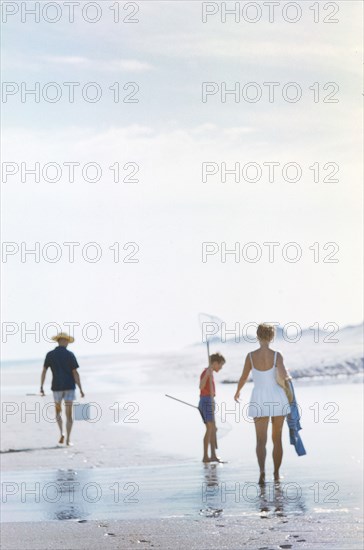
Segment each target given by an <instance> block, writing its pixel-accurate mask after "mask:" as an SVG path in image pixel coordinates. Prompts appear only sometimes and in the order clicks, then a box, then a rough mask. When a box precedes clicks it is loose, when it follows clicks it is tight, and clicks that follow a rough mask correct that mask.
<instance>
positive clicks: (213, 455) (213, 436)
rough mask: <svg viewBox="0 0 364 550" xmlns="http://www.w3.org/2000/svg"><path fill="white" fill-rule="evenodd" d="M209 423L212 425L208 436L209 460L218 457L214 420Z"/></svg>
mask: <svg viewBox="0 0 364 550" xmlns="http://www.w3.org/2000/svg"><path fill="white" fill-rule="evenodd" d="M211 424H212V425H213V426H212V430H211V438H210V448H211V460H214V461H215V460H216V461H219V459H218V457H217V456H216V448H217V444H216V432H217V428H216V424H215V422H212V423H211Z"/></svg>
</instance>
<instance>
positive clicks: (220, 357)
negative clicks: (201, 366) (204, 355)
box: [210, 353, 226, 364]
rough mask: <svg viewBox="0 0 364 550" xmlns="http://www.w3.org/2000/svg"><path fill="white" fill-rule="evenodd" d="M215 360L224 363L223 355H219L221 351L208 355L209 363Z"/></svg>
mask: <svg viewBox="0 0 364 550" xmlns="http://www.w3.org/2000/svg"><path fill="white" fill-rule="evenodd" d="M215 361H217V362H218V363H220V364H221V363H226V361H225V357H224V356H223V355H221V353H213V354H212V355H210V363H214V362H215Z"/></svg>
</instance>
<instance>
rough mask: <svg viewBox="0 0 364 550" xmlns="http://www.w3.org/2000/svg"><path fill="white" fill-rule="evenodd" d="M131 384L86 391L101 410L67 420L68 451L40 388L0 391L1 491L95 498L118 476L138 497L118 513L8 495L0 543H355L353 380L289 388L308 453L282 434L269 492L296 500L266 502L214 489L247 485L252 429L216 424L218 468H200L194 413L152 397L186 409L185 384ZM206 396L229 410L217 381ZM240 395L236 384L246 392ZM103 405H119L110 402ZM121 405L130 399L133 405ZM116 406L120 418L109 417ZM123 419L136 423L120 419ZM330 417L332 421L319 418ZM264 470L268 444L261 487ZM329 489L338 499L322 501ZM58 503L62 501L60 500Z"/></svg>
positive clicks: (257, 546)
mask: <svg viewBox="0 0 364 550" xmlns="http://www.w3.org/2000/svg"><path fill="white" fill-rule="evenodd" d="M139 374H140V373H139ZM141 379H143V377H142V376H141V375H140V376H139V375H137V374H135V384H134V383H131V384H129V385H123V387H122V388H121V391H117V392H116V391H114V392H112V391H108V392H106V391H105V392H104V393H99V392H97V391H96V387H95V386H94V387H90V385H89V391H88V392H87V395H86V399H87V401H89V402H97V404H98V406H99V407H100V410H101V411H102V415H101V418H100V419H99V420H98V421H97V422H93V423H92V422H75V424H74V432H73V440H74V443H75V445H74V447H72V448H67V447H66V446H64V445H63V446H58V445H57V438H58V435H57V429H56V426H55V424H54V422H51V421H46V420H45V418H44V414H45V412H44V411H45V410H47V403H49V404H51V403H52V397H51V394H50V393H49V392H48V395H47V396H46V397H45V398H41V397H39V396H36V395H33V396H29V395H28V396H26V395H24V394H23V395H18V394H14V393H12V391H8V392H6V391H5V393H4V395H3V401H4V402H6V403H14V404H15V406H17V407H18V413H17V414H15V415H10V416H8V417H7V419H6V421H5V422H4V415H3V429H2V432H3V437H2V442H1V451H2V454H1V459H2V470H3V479H2V483H3V487H4V483H9V481H13V482H16V483H18V484H20V483H21V482H22V481H23V482H24V483H26V484H30V485H31V484H34V483H37V482H38V483H40V484H42V483H43V484H44V483H47V482H49V481H50V480H51V481H52V480H53V481H56V482H57V483H58V482H59V483H63V481H62V480H64V479H78V480H81V481H82V480H84V482H96V483H98V484H99V485H100V487H101V488H102V490H103V491H106V490H107V488H108V487H110V485H111V484H112V483H113V482H115V480H116V479H118V478H119V477H120V479H121V480H123V481H128V482H130V481H132V482H135V483H138V487H139V492H138V502H137V503H136V504H135V505H130V506H117V505H116V504H115V502H113V501H112V499H111V498H110V495H109V496H107V497H105V498H104V497H103V498H102V499H101V500H100V501H99V502H97V503H96V504H89V503H85V501H82V499H81V498H80V493H79V492H78V493H76V495H75V501H76V505H75V506H72V507H70V506H66V505H65V502H64V500H61V501H60V503H58V504H55V505H53V504H49V503H44V502H41V503H40V504H39V505H37V504H36V503H34V499H33V500H32V497H27V499H26V502H24V503H22V502H21V500H20V498H19V495H16V496H14V497H9V498H8V499H7V502H4V499H3V503H2V509H3V515H2V521H3V523H2V526H1V528H2V537H1V538H2V540H1V542H2V545H1V548H3V549H4V550H5V549H16V550H18V549H20V548H24V549H29V550H33V549H34V550H36V549H44V550H46V549H47V550H48V549H57V550H58V549H67V550H71V549H72V550H73V549H75V550H83V549H85V550H86V549H91V550H92V549H99V548H111V549H114V548H118V549H123V548H125V549H129V548H130V549H132V548H162V549H173V550H175V549H183V550H185V549H186V548H189V549H191V550H193V549H199V550H204V549H205V548H206V549H215V548H216V549H220V548H221V549H224V548H226V549H232V550H235V549H238V548H247V549H249V550H250V549H251V550H263V549H264V550H271V549H276V548H293V549H297V548H303V549H311V550H314V549H317V550H321V549H326V548H327V549H330V550H346V549H347V550H356V549H359V548H360V549H361V548H362V547H363V540H362V530H361V529H362V520H361V515H362V496H361V484H362V455H361V448H360V445H359V444H358V442H360V440H361V433H362V420H361V417H360V415H358V414H357V411H358V410H360V403H361V395H362V394H361V386H360V384H358V383H354V379H347V380H346V381H345V382H342V383H336V384H330V383H328V382H327V381H326V382H324V383H323V382H322V381H316V382H314V383H312V382H310V383H309V384H306V385H305V384H304V383H297V385H296V393H297V395H298V396H299V398H300V403H301V405H302V409H303V416H302V425H303V430H302V438H303V441H304V444H305V446H306V448H307V451H308V454H307V456H305V457H297V455H296V453H295V451H294V449H293V447H290V446H289V445H288V444H287V437H288V433H287V430H286V428H285V430H284V434H283V442H284V459H283V466H282V474H283V476H284V478H283V480H282V484H281V486H282V487H283V489H284V487H285V486H287V484H298V486H299V487H300V490H301V491H302V496H301V497H300V498H299V499H297V500H296V501H293V503H292V502H291V501H290V498H289V495H288V494H285V496H283V498H281V497H279V498H276V497H274V498H273V500H269V499H268V502H267V505H266V506H265V505H264V499H262V498H258V499H257V500H256V501H252V502H251V501H250V500H249V499H245V500H244V499H243V500H238V501H236V498H235V497H231V496H230V497H228V498H227V499H225V501H224V498H223V496H222V491H221V488H222V487H224V486H225V485H226V487H228V488H231V487H234V486H236V484H237V483H238V484H241V487H243V486H245V484H252V485H253V484H255V483H256V481H257V465H256V459H255V453H254V428H253V426H251V425H249V424H247V423H244V422H240V421H239V422H236V421H235V420H236V418H235V416H234V415H230V416H228V417H227V420H228V424H227V425H225V427H224V426H222V424H221V422H220V425H221V426H222V427H223V429H224V430H225V431H224V437H222V438H221V439H219V452H220V454H222V455H223V457H224V458H226V459H227V460H228V464H225V465H219V466H216V467H212V466H208V467H207V468H205V467H204V466H203V465H202V464H201V462H200V459H201V456H200V454H201V438H202V435H203V425H202V424H201V421H200V418H199V415H198V413H196V411H195V410H194V409H192V408H188V407H184V406H183V405H180V404H177V403H174V402H172V401H171V400H168V399H167V398H165V397H164V393H171V389H172V392H173V393H174V394H176V395H177V396H178V397H180V398H182V399H186V400H190V401H192V403H193V402H194V394H192V395H191V388H190V385H189V384H184V383H183V380H182V381H181V383H178V384H177V385H176V386H174V388H173V387H172V388H171V385H170V382H169V381H168V384H166V385H163V384H161V383H160V381H158V383H155V384H154V385H153V383H150V384H149V387H148V391H146V390H145V385H143V388H144V389H143V391H142V390H141V389H140V385H139V382H140V380H141ZM144 383H145V378H144V379H143V384H144ZM31 389H32V388H31V387H29V390H31ZM217 389H218V395H220V401H219V402H220V406H221V405H222V403H223V402H226V406H228V407H231V406H232V401H231V393H232V389H233V388H232V386H230V385H226V384H225V385H224V384H218V385H217ZM173 390H174V391H173ZM250 391H251V387H247V388H246V395H247V396H248V395H249V393H250ZM115 403H118V404H119V405H118V406H117V407H115ZM130 403H134V404H136V405H137V410H136V409H135V405H132V406H130ZM314 403H318V411H319V415H321V416H319V418H315V417H314V416H315V415H314V410H313V409H312V406H313V404H314ZM327 403H335V404H336V406H337V410H336V408H335V407H334V408H333V407H332V406H329V408H326V409H324V408H323V407H324V405H325V404H327ZM128 404H129V405H128ZM125 405H127V407H126V408H124V407H125ZM315 407H316V408H317V406H316V405H315V406H314V408H315ZM30 409H33V410H35V411H36V412H37V411H38V409H40V411H41V413H40V415H39V414H38V412H37V414H34V415H26V416H24V414H25V411H26V410H28V411H29V410H30ZM116 409H117V410H118V411H119V412H120V418H119V421H118V422H115V417H114V414H115V410H116ZM3 410H4V409H3ZM51 410H52V408H50V409H49V416H50V417H51ZM21 411H23V413H24V414H23V416H22V414H21ZM331 413H333V414H332V416H331V417H330V416H329V417H328V416H327V415H329V414H331ZM127 415H129V417H128V418H129V420H130V419H132V420H137V422H134V423H130V422H125V418H126V417H127ZM330 419H331V420H337V422H328V421H327V420H330ZM220 420H221V419H220ZM317 420H318V421H317ZM271 475H272V464H271V442H270V441H268V452H267V486H271V485H272V482H271V481H270V480H271ZM206 483H207V486H208V488H209V490H212V492H213V494H212V496H211V498H209V499H208V500H207V501H206V499H205V500H204V499H203V498H202V495H201V488H202V487H204V484H206ZM315 483H316V484H317V483H318V487H319V488H320V491H321V494H320V498H319V499H318V500H317V501H315V497H314V492H313V489H312V488H313V486H314V485H315ZM224 484H225V485H224ZM269 484H270V485H269ZM285 484H286V485H285ZM325 484H334V487H332V485H329V486H328V487H326V489H325V491H324V492H322V491H323V488H324V487H325ZM241 487H240V486H239V490H240V489H241ZM335 487H336V489H335ZM333 488H334V489H335V491H334V492H335V495H334V497H338V498H334V502H331V500H332V499H330V495H331V496H332V493H331V491H332V489H333ZM214 491H215V492H214ZM239 494H240V493H239ZM66 496H67V493H65V494H62V499H64V498H65V497H66ZM5 500H6V499H5ZM55 518H58V519H55Z"/></svg>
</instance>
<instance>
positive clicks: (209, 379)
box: [198, 353, 225, 462]
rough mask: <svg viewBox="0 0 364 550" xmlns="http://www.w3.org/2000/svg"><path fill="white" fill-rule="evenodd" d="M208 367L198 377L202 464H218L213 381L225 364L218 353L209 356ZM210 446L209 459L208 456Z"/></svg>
mask: <svg viewBox="0 0 364 550" xmlns="http://www.w3.org/2000/svg"><path fill="white" fill-rule="evenodd" d="M209 359H210V361H209V362H210V365H209V367H208V368H207V369H205V370H203V371H202V374H201V376H200V402H199V405H198V409H199V411H200V413H201V416H202V420H203V421H204V423H205V425H206V433H205V436H204V438H203V459H202V461H203V462H220V459H219V458H218V457H217V456H216V423H215V401H214V397H215V381H214V372H219V371H220V370H221V369H222V367H223V365H224V364H225V358H224V357H223V356H222V355H221V354H220V353H213V354H212V355H210V358H209ZM209 445H210V449H211V457H209V454H208V448H209Z"/></svg>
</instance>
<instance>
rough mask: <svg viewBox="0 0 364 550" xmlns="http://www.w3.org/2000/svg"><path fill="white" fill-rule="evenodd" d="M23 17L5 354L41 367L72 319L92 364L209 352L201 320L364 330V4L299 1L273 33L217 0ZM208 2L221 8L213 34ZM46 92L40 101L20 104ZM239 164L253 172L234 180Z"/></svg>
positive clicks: (14, 91) (7, 192) (11, 95)
mask: <svg viewBox="0 0 364 550" xmlns="http://www.w3.org/2000/svg"><path fill="white" fill-rule="evenodd" d="M10 4H14V3H11V2H4V3H3V5H2V9H3V12H2V17H3V23H2V31H3V33H2V34H3V36H2V65H3V84H2V86H3V89H2V92H3V93H2V104H1V109H2V120H3V122H2V134H3V145H2V226H1V228H2V241H3V244H2V263H1V268H2V275H3V286H2V308H1V309H2V358H3V359H4V360H13V359H14V360H15V359H31V358H38V357H42V356H43V355H44V354H45V353H46V351H47V350H48V349H49V348H51V347H52V346H53V344H52V343H51V342H50V341H49V340H50V336H52V335H54V334H55V333H56V332H57V327H60V328H61V329H62V330H66V331H68V330H67V328H68V327H69V326H70V325H69V323H71V324H72V323H74V325H73V326H74V327H75V329H74V330H75V332H74V335H75V338H76V342H75V343H74V344H73V350H74V351H75V352H76V353H77V354H79V355H88V356H89V355H93V354H95V355H98V354H109V353H110V354H116V353H124V352H125V353H134V352H135V353H148V352H165V351H167V350H177V349H181V348H183V347H184V346H187V345H189V344H191V343H193V342H197V341H199V340H201V329H200V325H199V322H198V314H199V313H200V312H207V313H211V314H213V315H216V316H218V317H219V318H221V319H222V320H224V322H226V323H227V325H228V326H234V325H235V323H240V324H241V326H242V327H243V326H244V325H245V324H247V323H251V322H261V321H275V322H279V323H280V324H282V325H284V324H285V323H289V322H295V323H297V324H299V325H300V326H301V327H302V328H304V327H308V326H312V325H314V324H315V323H319V326H320V327H321V328H322V327H324V326H325V324H326V323H329V322H334V323H336V324H337V325H338V326H340V327H343V326H345V325H347V324H355V323H360V322H361V321H362V319H363V314H362V294H361V288H362V272H361V265H362V260H361V258H362V256H361V249H362V240H361V234H362V218H361V204H362V195H361V193H362V191H361V165H362V97H363V96H362V38H361V24H360V22H361V20H362V4H361V2H357V1H350V0H349V1H345V2H336V5H337V6H338V8H339V9H338V11H337V13H336V14H334V13H331V10H332V7H330V6H326V8H325V7H324V5H323V3H320V6H319V9H320V11H319V12H318V13H317V12H314V11H313V9H310V8H312V6H313V5H314V3H313V2H308V1H307V2H306V1H301V2H298V3H296V5H298V6H299V9H300V12H301V18H300V20H299V21H297V22H295V23H293V22H289V21H287V20H285V18H286V19H293V18H294V17H295V12H294V11H293V10H294V9H295V8H292V7H291V8H289V9H288V8H287V7H286V8H285V6H286V4H287V2H280V4H279V6H278V7H276V11H275V12H274V21H273V22H269V13H268V8H267V6H265V5H264V4H262V3H261V2H260V3H258V2H253V4H254V5H255V6H258V7H255V8H254V6H253V7H251V8H249V10H250V11H249V10H247V8H246V4H247V2H240V7H241V15H240V22H236V21H235V16H227V19H226V22H225V23H224V22H222V11H221V10H222V9H223V8H222V4H223V3H222V4H221V3H218V2H209V3H203V2H198V1H185V0H181V1H160V2H154V1H148V2H147V1H139V2H132V3H131V2H129V3H127V2H119V15H120V21H119V22H118V23H117V22H114V21H113V17H114V15H115V12H114V11H112V10H111V9H110V7H111V6H113V5H114V6H115V3H114V2H98V3H97V2H96V3H95V4H96V6H98V12H100V14H101V15H100V20H99V21H97V22H95V23H90V22H88V21H86V20H85V19H84V17H88V18H93V17H94V16H95V14H96V15H97V13H96V11H92V8H91V9H90V8H88V9H90V11H88V12H86V15H85V12H84V11H82V10H84V8H85V5H86V4H87V3H86V2H83V1H81V2H80V3H79V4H80V5H79V6H76V5H75V7H74V10H75V11H74V22H70V21H69V11H68V8H67V6H66V5H65V3H64V2H57V3H55V2H54V3H52V4H53V5H54V4H57V5H58V10H57V12H56V11H55V8H53V10H54V11H53V12H52V11H51V8H49V9H50V11H49V12H47V13H43V12H40V15H39V22H34V16H31V15H26V13H25V11H23V12H22V10H25V9H26V8H27V9H30V8H31V7H32V6H33V7H34V4H35V3H34V2H19V3H17V7H18V8H19V11H18V13H15V14H11V13H10V12H11V11H12V10H13V9H14V8H13V7H12V6H10ZM45 4H46V3H45V2H41V3H40V6H41V8H43V7H44V5H45ZM207 4H209V5H208V6H207ZM233 4H234V3H232V2H230V3H227V5H229V6H232V5H233ZM331 4H332V3H331ZM4 5H8V6H7V7H6V6H5V7H4ZM24 5H25V8H24ZM325 5H326V4H325ZM262 6H263V7H262ZM5 9H6V10H7V11H6V12H4V10H5ZM114 9H115V8H114ZM204 9H205V10H206V9H208V10H211V11H214V10H215V11H216V14H214V15H211V16H208V17H207V20H206V22H205V23H204V22H203V21H202V12H203V10H204ZM254 10H255V11H254ZM259 10H261V11H259ZM259 13H261V19H260V20H259V21H257V22H256V23H252V22H250V20H251V19H252V18H254V17H255V16H256V14H259ZM57 14H58V15H59V16H60V17H59V21H57V22H54V23H50V22H49V20H50V19H51V18H55V16H56V15H57ZM314 17H316V18H317V19H318V22H316V23H315V22H314ZM128 18H129V19H135V20H136V21H135V22H134V23H128V22H126V21H124V19H128ZM325 18H326V19H327V20H328V21H331V20H334V19H338V21H337V22H331V23H330V22H324V19H325ZM22 19H23V21H22ZM36 83H38V84H36ZM49 83H53V84H51V85H49ZM54 83H55V84H54ZM65 83H75V84H73V90H74V101H73V102H70V100H69V90H70V84H65ZM89 83H96V84H92V85H89ZM206 83H208V84H206ZM249 83H250V84H249ZM252 83H253V84H252ZM268 83H274V86H273V84H271V85H268ZM289 83H294V84H289ZM330 83H331V84H330ZM37 85H38V86H39V90H40V95H39V102H36V101H35V100H34V95H31V94H28V95H24V92H25V91H26V90H31V89H34V88H35V87H36V86H37ZM4 86H5V87H4ZM224 86H225V89H227V90H233V89H234V90H236V94H237V95H234V94H232V93H230V94H227V95H226V96H225V97H224V96H223V95H222V90H223V89H224ZM110 87H111V89H110ZM204 89H205V90H206V89H207V90H208V91H210V95H207V96H206V97H205V100H203V90H204ZM116 90H118V91H119V99H121V101H118V102H116V101H114V100H115V93H116ZM211 90H213V91H214V93H211ZM269 90H270V91H271V93H273V91H274V96H272V95H271V97H270V96H269ZM21 91H23V100H22V95H21ZM96 92H98V93H99V94H100V98H99V101H95V102H93V101H92V100H93V98H94V97H95V93H96ZM57 93H58V94H59V98H58V99H59V100H58V101H55V102H53V101H52V98H54V97H55V94H57ZM47 94H48V95H47ZM87 94H89V95H87ZM257 94H258V95H257ZM259 94H261V97H260V100H259V101H256V102H253V99H254V97H255V96H256V95H257V97H258V96H259ZM295 94H298V96H297V97H299V96H301V97H300V98H299V99H298V100H297V101H296V102H293V98H294V97H295ZM85 97H86V98H89V101H87V100H86V99H85ZM128 98H129V102H126V101H125V99H126V100H128ZM224 99H225V101H224ZM130 100H131V101H133V100H134V102H130ZM135 100H138V102H135ZM35 163H39V170H40V176H39V181H35V179H36V178H35V177H34V175H32V174H30V173H29V172H28V173H27V172H26V171H27V170H31V169H32V168H33V169H34V167H35ZM49 163H50V164H49ZM69 163H78V164H77V165H74V170H75V172H74V174H75V175H74V178H73V179H72V178H71V177H70V171H69V170H70V168H69V167H70V164H69ZM116 163H118V166H119V181H114V180H115V179H117V177H116ZM224 163H225V164H224ZM268 163H277V165H276V168H275V173H274V178H271V179H273V181H269V164H268ZM291 163H292V164H291ZM287 165H288V166H287ZM111 166H113V167H114V168H113V169H110V167H111ZM224 166H225V168H226V169H227V170H231V169H233V168H236V167H238V169H239V172H238V173H237V176H236V177H235V176H234V174H228V175H227V176H226V181H223V178H222V177H221V173H222V170H223V167H224ZM271 166H272V165H271ZM284 167H286V168H284ZM310 167H311V168H310ZM203 170H205V173H206V172H207V173H208V175H207V176H206V177H205V178H204V179H203V177H202V175H203ZM297 170H298V171H297ZM12 172H14V173H12ZM212 172H214V174H212ZM297 174H300V178H298V176H297V179H298V181H293V180H294V179H295V176H296V175H297ZM128 176H129V178H128ZM258 176H260V178H259V177H258ZM52 179H53V181H52ZM124 179H126V181H123V180H124ZM92 180H94V181H92ZM133 180H134V181H133ZM255 180H256V181H255ZM36 243H38V244H36ZM49 243H51V244H49ZM52 243H53V244H52ZM64 243H76V244H73V245H72V246H73V250H74V258H73V261H72V262H71V261H70V255H69V254H70V250H71V245H70V244H66V245H65V244H64ZM90 243H94V244H90ZM203 243H205V244H203ZM206 243H207V244H206ZM249 243H253V244H249ZM264 243H265V244H264ZM268 243H275V244H274V245H273V244H268ZM289 243H294V244H293V245H290V244H289ZM36 247H39V257H38V256H37V257H36V256H35V255H32V254H28V255H26V254H24V251H25V250H31V249H35V248H36ZM110 247H111V248H110ZM225 249H227V250H232V249H234V250H238V251H239V252H238V253H237V254H235V255H234V254H227V255H226V256H224V254H223V252H224V250H225ZM22 251H23V255H22ZM203 251H205V252H206V251H207V252H208V254H207V255H205V257H204V256H203ZM269 251H271V256H270V255H269ZM273 251H274V256H272V254H273ZM296 254H297V261H295V262H294V261H292V260H293V259H294V258H295V257H296V256H295V255H296ZM116 256H118V258H117V257H116ZM117 259H118V260H119V261H115V260H117ZM36 260H37V261H36ZM123 260H124V261H123ZM136 260H138V261H136ZM254 260H256V261H254ZM289 260H291V261H289ZM67 323H68V325H67ZM110 327H113V328H110ZM32 329H35V331H36V334H31V332H27V331H31V330H32ZM115 340H116V341H115ZM133 340H137V341H133Z"/></svg>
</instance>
